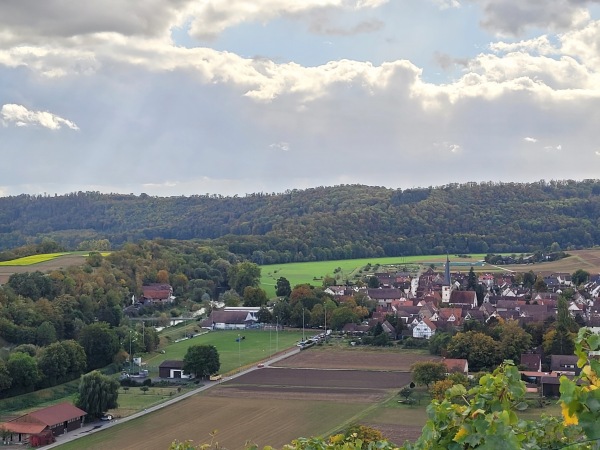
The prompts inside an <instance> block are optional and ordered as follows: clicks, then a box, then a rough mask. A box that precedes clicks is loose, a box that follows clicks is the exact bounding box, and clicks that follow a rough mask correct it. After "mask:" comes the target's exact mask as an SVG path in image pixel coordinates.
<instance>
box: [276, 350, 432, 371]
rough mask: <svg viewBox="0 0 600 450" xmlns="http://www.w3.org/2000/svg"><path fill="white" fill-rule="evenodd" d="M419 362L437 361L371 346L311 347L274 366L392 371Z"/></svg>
mask: <svg viewBox="0 0 600 450" xmlns="http://www.w3.org/2000/svg"><path fill="white" fill-rule="evenodd" d="M421 361H440V358H439V357H437V356H431V355H424V354H422V353H419V352H410V351H402V352H399V351H398V350H392V349H373V348H367V347H362V348H361V347H357V348H346V349H342V348H336V349H335V350H332V349H331V348H329V347H325V348H323V349H322V348H319V347H314V348H311V349H310V351H303V352H300V353H298V354H297V355H294V356H292V357H290V358H286V359H284V360H282V361H280V362H278V363H277V366H278V367H302V368H314V369H358V370H395V371H398V372H409V371H410V367H411V366H412V365H413V364H414V363H416V362H421Z"/></svg>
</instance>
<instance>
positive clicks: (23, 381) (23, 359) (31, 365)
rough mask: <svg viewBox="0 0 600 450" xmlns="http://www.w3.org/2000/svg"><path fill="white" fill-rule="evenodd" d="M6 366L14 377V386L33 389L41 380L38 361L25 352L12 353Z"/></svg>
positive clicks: (12, 377)
mask: <svg viewBox="0 0 600 450" xmlns="http://www.w3.org/2000/svg"><path fill="white" fill-rule="evenodd" d="M6 368H7V369H8V373H9V374H10V377H11V379H12V386H13V387H16V388H22V389H25V390H32V389H33V387H34V386H35V384H36V383H37V382H38V381H39V380H40V371H39V368H38V365H37V361H36V360H35V358H33V357H32V356H29V355H27V354H25V353H21V352H17V353H11V355H10V356H9V358H8V362H7V363H6Z"/></svg>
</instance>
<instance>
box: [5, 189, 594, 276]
mask: <svg viewBox="0 0 600 450" xmlns="http://www.w3.org/2000/svg"><path fill="white" fill-rule="evenodd" d="M44 238H46V239H48V240H52V241H55V242H57V243H59V244H60V245H61V246H62V247H63V248H65V249H68V250H74V249H81V250H106V249H108V248H111V249H116V248H120V247H121V246H122V245H123V244H124V243H127V242H137V241H138V240H140V239H155V238H164V239H178V240H190V239H196V240H212V241H213V242H212V245H215V244H216V245H217V246H219V247H221V248H223V249H226V250H227V251H230V252H232V253H235V254H237V255H242V256H244V257H246V258H248V259H250V260H252V261H253V262H255V263H258V264H269V263H284V262H292V261H311V260H328V259H346V258H359V257H378V256H404V255H418V254H440V253H445V252H450V253H453V254H456V253H489V252H496V253H500V252H516V253H521V252H532V251H536V250H545V249H548V248H550V247H551V246H552V245H553V244H554V248H555V249H557V248H560V249H562V250H568V249H575V248H583V247H591V246H593V245H597V244H600V180H584V181H572V180H567V181H550V182H546V181H540V182H536V183H528V184H524V183H491V182H490V183H467V184H450V185H445V186H439V187H428V188H416V189H406V190H401V189H388V188H384V187H372V186H361V185H342V186H334V187H317V188H313V189H306V190H292V191H286V192H284V193H280V194H264V193H257V194H251V195H247V196H245V197H237V196H235V197H222V196H218V195H197V196H190V197H152V196H148V195H146V194H141V195H139V196H136V195H121V194H100V193H98V192H78V193H72V194H68V195H63V196H58V195H56V196H32V195H20V196H13V197H4V198H0V250H6V249H10V248H16V247H20V246H21V247H22V246H25V245H28V244H36V243H38V244H39V243H40V242H42V241H43V240H44ZM10 256H13V255H11V253H10V252H6V251H5V252H4V253H3V254H0V259H7V258H8V257H10Z"/></svg>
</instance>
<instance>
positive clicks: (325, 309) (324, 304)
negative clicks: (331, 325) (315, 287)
mask: <svg viewBox="0 0 600 450" xmlns="http://www.w3.org/2000/svg"><path fill="white" fill-rule="evenodd" d="M323 311H324V312H325V327H324V328H325V343H326V344H327V303H325V302H323Z"/></svg>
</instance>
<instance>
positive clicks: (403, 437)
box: [362, 422, 423, 445]
mask: <svg viewBox="0 0 600 450" xmlns="http://www.w3.org/2000/svg"><path fill="white" fill-rule="evenodd" d="M362 425H366V426H368V427H372V428H375V429H377V430H379V431H381V433H382V434H383V435H384V436H385V438H386V439H387V440H388V441H390V442H392V443H394V444H396V445H402V444H404V443H405V442H406V441H411V442H414V441H416V440H417V439H418V438H419V436H421V433H422V431H423V427H422V426H406V425H405V426H399V425H385V424H381V423H368V422H363V423H362Z"/></svg>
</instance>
